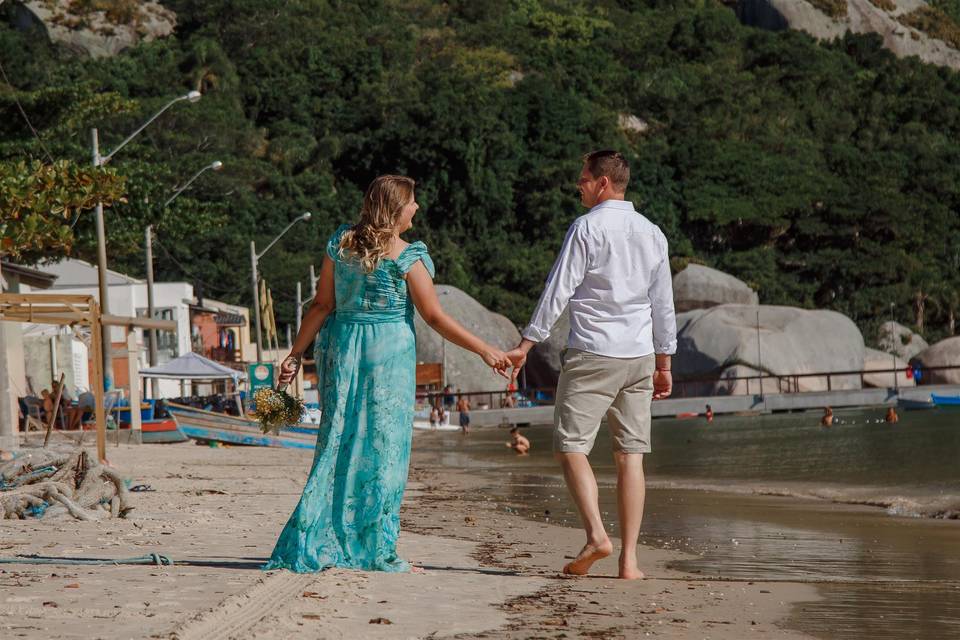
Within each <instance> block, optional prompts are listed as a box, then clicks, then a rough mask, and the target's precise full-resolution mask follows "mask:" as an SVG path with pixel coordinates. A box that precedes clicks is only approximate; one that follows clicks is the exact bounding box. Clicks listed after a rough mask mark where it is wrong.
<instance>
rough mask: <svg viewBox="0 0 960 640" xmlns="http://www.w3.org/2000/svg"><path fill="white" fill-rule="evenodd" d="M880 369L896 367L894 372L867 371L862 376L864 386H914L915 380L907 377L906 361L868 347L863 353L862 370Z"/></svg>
mask: <svg viewBox="0 0 960 640" xmlns="http://www.w3.org/2000/svg"><path fill="white" fill-rule="evenodd" d="M882 369H896V370H897V372H896V373H867V374H864V376H863V386H865V387H881V388H885V387H914V386H916V382H914V380H913V378H912V377H911V378H908V377H907V361H906V360H904V359H903V358H899V357H897V356H895V355H891V354H889V353H887V352H884V351H878V350H877V349H870V348H869V347H868V348H867V349H866V350H865V351H864V354H863V370H864V371H877V370H882Z"/></svg>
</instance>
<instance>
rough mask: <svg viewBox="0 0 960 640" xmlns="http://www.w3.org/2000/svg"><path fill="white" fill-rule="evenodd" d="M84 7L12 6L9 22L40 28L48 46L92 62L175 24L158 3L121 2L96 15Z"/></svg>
mask: <svg viewBox="0 0 960 640" xmlns="http://www.w3.org/2000/svg"><path fill="white" fill-rule="evenodd" d="M2 1H3V0H0V3H2ZM86 5H87V3H77V2H71V1H70V0H28V1H26V2H14V3H13V6H14V16H13V22H14V25H15V26H17V27H18V28H21V29H28V28H32V27H35V26H40V27H41V28H42V29H43V30H44V31H45V32H46V34H47V37H49V38H50V41H51V42H54V43H56V44H59V45H61V46H63V47H65V48H66V49H69V50H70V51H72V52H74V53H76V54H78V55H85V56H90V57H92V58H103V57H108V56H113V55H116V54H118V53H120V52H121V51H123V50H125V49H129V48H130V47H133V46H136V45H137V44H138V43H140V42H149V41H150V40H155V39H156V38H162V37H165V36H168V35H170V34H171V33H173V29H174V27H175V26H176V23H177V17H176V14H175V13H174V12H173V11H171V10H170V9H167V8H166V7H164V6H162V5H161V4H160V3H158V2H136V1H134V0H121V1H118V2H114V3H112V5H111V6H110V7H109V8H107V9H106V10H100V11H98V10H94V9H92V8H88V7H87V6H86Z"/></svg>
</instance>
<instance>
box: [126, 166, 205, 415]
mask: <svg viewBox="0 0 960 640" xmlns="http://www.w3.org/2000/svg"><path fill="white" fill-rule="evenodd" d="M221 169H223V163H222V162H220V161H219V160H216V161H214V162H211V163H210V164H208V165H207V166H205V167H204V168H202V169H200V171H197V172H196V173H195V174H194V175H193V177H192V178H190V179H189V180H187V182H186V183H184V185H183V186H182V187H180V188H178V189H177V190H176V191H175V192H174V194H173V195H172V196H170V197H169V198H168V199H167V201H166V202H164V203H163V208H164V209H166V208H167V207H168V206H169V205H170V203H171V202H173V201H174V200H175V199H176V198H177V196H179V195H180V194H181V193H183V192H184V191H186V189H187V187H189V186H190V185H191V184H193V182H194V180H196V179H197V178H199V177H200V175H201V174H202V173H203V172H204V171H208V170H212V171H220V170H221ZM144 236H145V237H144V244H145V245H146V249H147V251H146V253H147V317H148V318H150V319H151V320H152V319H153V312H154V308H153V225H150V224H148V225H147V228H146V229H145V230H144ZM147 331H148V334H147V335H148V337H149V342H150V366H151V367H155V366H157V330H156V329H147ZM150 390H151V392H152V395H153V397H154V398H157V397H159V395H160V381H159V380H157V379H156V378H153V379H152V380H150Z"/></svg>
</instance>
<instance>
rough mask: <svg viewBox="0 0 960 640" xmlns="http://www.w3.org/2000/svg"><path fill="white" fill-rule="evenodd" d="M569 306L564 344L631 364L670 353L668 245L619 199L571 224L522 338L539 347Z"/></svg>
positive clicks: (673, 326) (673, 332) (673, 336)
mask: <svg viewBox="0 0 960 640" xmlns="http://www.w3.org/2000/svg"><path fill="white" fill-rule="evenodd" d="M568 303H569V307H570V336H569V338H568V340H567V345H568V346H570V347H572V348H574V349H581V350H583V351H589V352H590V353H596V354H598V355H603V356H611V357H614V358H637V357H640V356H645V355H649V354H651V353H667V354H672V353H675V352H676V350H677V321H676V317H675V315H674V311H673V282H672V280H671V277H670V262H669V259H668V255H667V239H666V237H665V236H664V235H663V232H662V231H660V229H659V228H658V227H657V226H656V225H655V224H653V223H652V222H650V221H649V220H647V218H645V217H644V216H643V215H641V214H639V213H637V212H636V210H634V208H633V204H632V203H630V202H626V201H624V200H606V201H604V202H601V203H600V204H598V205H597V206H595V207H593V208H592V209H590V211H588V212H587V213H586V215H583V216H580V217H579V218H577V219H576V220H574V222H573V224H572V225H570V229H569V230H568V231H567V237H566V239H565V240H564V241H563V248H562V249H561V250H560V255H559V256H557V261H556V262H555V263H554V265H553V269H551V270H550V275H549V276H548V277H547V284H546V287H545V288H544V290H543V295H541V296H540V302H539V303H538V304H537V309H536V311H534V312H533V317H532V318H531V319H530V324H529V326H527V328H526V329H524V331H523V337H524V338H527V339H528V340H532V341H533V342H543V341H544V340H546V339H547V338H548V337H550V329H551V327H553V324H554V323H555V322H556V321H557V319H558V318H559V317H560V314H561V313H563V309H564V307H566V306H567V305H568Z"/></svg>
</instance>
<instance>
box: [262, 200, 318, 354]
mask: <svg viewBox="0 0 960 640" xmlns="http://www.w3.org/2000/svg"><path fill="white" fill-rule="evenodd" d="M310 215H311V214H310V212H309V211H307V212H305V213H304V214H303V215H301V216H299V217H298V218H296V219H295V220H294V221H293V222H291V223H290V224H288V225H287V226H286V228H284V230H283V231H281V232H280V233H279V235H277V237H276V238H274V239H273V240H272V241H271V242H270V244H268V245H267V248H266V249H264V250H263V251H261V252H260V253H257V245H256V242H254V241H253V240H251V241H250V286H251V287H253V312H254V318H255V319H256V323H257V362H261V361H263V337H262V336H261V335H260V334H261V333H262V332H261V330H260V327H261V324H260V322H261V319H260V290H259V289H258V288H257V282H258V280H259V278H258V276H257V263H258V262H259V261H260V258H262V257H263V256H264V255H265V254H266V253H267V251H270V249H271V248H272V247H273V245H275V244H277V240H279V239H280V238H282V237H283V234H285V233H286V232H287V231H289V230H290V228H291V227H292V226H293V225H295V224H297V223H298V222H300V221H303V222H306V221H307V220H309V219H310Z"/></svg>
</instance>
